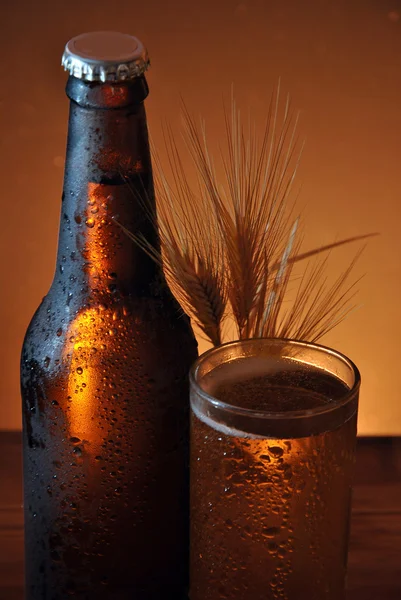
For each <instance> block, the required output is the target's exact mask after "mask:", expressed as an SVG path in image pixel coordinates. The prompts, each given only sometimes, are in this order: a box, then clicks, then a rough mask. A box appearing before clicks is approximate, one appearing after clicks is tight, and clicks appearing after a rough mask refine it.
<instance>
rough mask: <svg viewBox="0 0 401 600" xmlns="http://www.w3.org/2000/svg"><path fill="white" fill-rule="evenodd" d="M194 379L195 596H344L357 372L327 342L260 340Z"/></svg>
mask: <svg viewBox="0 0 401 600" xmlns="http://www.w3.org/2000/svg"><path fill="white" fill-rule="evenodd" d="M190 382H191V556H190V561H191V585H190V598H191V600H276V599H277V600H306V599H307V600H343V598H344V597H345V580H346V566H347V552H348V538H349V522H350V505H351V485H352V475H353V465H354V452H355V442H356V423H357V408H358V393H359V387H360V375H359V372H358V369H357V368H356V366H355V365H354V364H353V363H352V361H350V360H349V359H348V358H346V357H345V356H343V355H342V354H340V353H339V352H336V351H334V350H332V349H330V348H326V347H323V346H319V345H317V344H310V343H304V342H298V341H292V340H281V339H253V340H246V341H239V342H233V343H229V344H225V345H222V346H219V347H218V348H215V349H213V350H210V351H209V352H206V353H205V354H203V355H202V356H201V357H200V358H199V359H198V360H197V362H196V363H195V365H194V366H193V369H192V371H191V374H190Z"/></svg>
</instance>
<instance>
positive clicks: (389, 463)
mask: <svg viewBox="0 0 401 600" xmlns="http://www.w3.org/2000/svg"><path fill="white" fill-rule="evenodd" d="M21 477H22V465H21V435H20V434H19V433H17V432H0V600H22V599H23V519H22V508H21V503H22V483H21ZM348 587H349V591H348V596H347V599H348V600H401V438H360V439H359V440H358V448H357V468H356V478H355V487H354V502H353V516H352V526H351V543H350V554H349V575H348Z"/></svg>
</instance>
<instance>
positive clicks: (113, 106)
mask: <svg viewBox="0 0 401 600" xmlns="http://www.w3.org/2000/svg"><path fill="white" fill-rule="evenodd" d="M63 64H64V67H65V69H66V70H68V71H69V73H70V76H69V79H68V83H67V89H66V91H67V96H68V97H69V99H70V116H69V129H68V142H67V157H66V165H65V178H64V190H63V195H62V207H61V222H60V233H59V244H58V256H57V265H56V273H55V277H54V280H53V283H52V285H51V287H50V291H49V293H48V294H47V296H46V297H45V298H44V299H43V301H42V303H41V305H40V306H39V308H38V310H37V312H36V313H35V315H34V317H33V319H32V322H31V324H30V326H29V328H28V331H27V334H26V337H25V341H24V345H23V350H22V360H21V387H22V402H23V436H24V508H25V536H26V538H25V539H26V541H25V547H26V553H25V556H26V600H66V598H68V597H69V596H71V597H73V598H77V599H79V600H95V599H96V600H103V599H107V600H117V599H118V600H128V599H129V600H156V599H157V600H160V599H161V598H163V599H171V600H173V599H174V600H177V599H180V598H183V597H185V593H186V587H187V562H188V456H187V453H188V381H187V373H188V370H189V367H190V365H191V363H192V362H193V360H194V359H195V358H196V354H197V350H196V341H195V338H194V336H193V333H192V330H191V327H190V323H189V319H188V318H187V316H186V315H185V314H183V312H182V310H181V309H180V307H179V305H178V304H177V302H176V300H175V299H174V297H173V296H172V294H171V292H170V290H169V289H168V287H167V284H166V281H165V279H164V276H163V272H162V269H161V268H160V267H159V266H158V265H156V264H155V263H154V262H153V261H152V260H151V259H150V258H149V257H148V256H147V254H146V253H145V252H144V251H143V250H142V249H141V248H139V247H138V246H137V245H135V244H134V243H133V242H132V241H131V240H130V239H129V237H128V236H127V235H126V234H125V233H124V231H123V229H122V228H121V227H120V226H119V224H118V223H121V224H122V225H124V227H126V228H127V229H128V230H130V231H132V232H133V233H136V234H139V235H141V236H143V238H144V239H146V240H148V241H149V243H151V244H152V245H154V246H156V247H157V244H158V232H157V226H156V223H155V219H154V218H150V216H149V215H150V214H153V213H154V210H155V207H154V202H155V200H154V190H153V182H152V168H151V159H150V152H149V143H148V133H147V124H146V116H145V109H144V104H143V101H144V99H145V98H146V96H147V94H148V88H147V83H146V80H145V77H144V72H145V70H146V68H147V66H148V58H147V54H146V51H145V50H144V48H143V46H142V44H141V43H140V42H139V41H138V40H137V39H136V38H133V37H131V36H128V35H123V34H119V33H114V32H97V33H90V34H84V35H81V36H78V37H76V38H74V39H72V40H71V41H70V42H69V43H68V44H67V46H66V49H65V53H64V56H63ZM116 221H118V223H117V222H116Z"/></svg>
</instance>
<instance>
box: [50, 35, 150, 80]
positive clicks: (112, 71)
mask: <svg viewBox="0 0 401 600" xmlns="http://www.w3.org/2000/svg"><path fill="white" fill-rule="evenodd" d="M61 64H62V65H63V67H64V70H65V71H68V72H69V73H70V75H72V76H73V77H77V78H78V79H82V80H84V81H101V82H106V81H127V80H129V79H135V77H139V76H140V75H142V73H144V72H145V71H146V69H147V68H148V67H149V64H150V61H149V56H148V53H147V51H146V48H145V47H144V45H143V44H142V42H140V41H139V40H138V39H137V38H135V37H133V36H132V35H127V34H125V33H118V32H115V31H94V32H92V33H83V34H82V35H78V36H76V37H74V38H72V39H71V40H70V41H69V42H68V43H67V44H66V47H65V50H64V54H63V58H62V60H61Z"/></svg>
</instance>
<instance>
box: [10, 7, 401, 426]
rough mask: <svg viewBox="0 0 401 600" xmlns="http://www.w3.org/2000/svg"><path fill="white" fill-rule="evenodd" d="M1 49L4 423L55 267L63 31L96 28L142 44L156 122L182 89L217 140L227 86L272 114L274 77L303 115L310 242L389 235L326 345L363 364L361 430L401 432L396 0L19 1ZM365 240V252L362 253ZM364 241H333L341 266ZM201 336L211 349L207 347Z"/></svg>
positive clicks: (170, 110)
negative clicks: (342, 244) (342, 245)
mask: <svg viewBox="0 0 401 600" xmlns="http://www.w3.org/2000/svg"><path fill="white" fill-rule="evenodd" d="M1 29H2V31H1V34H2V35H1V38H0V51H1V56H2V59H1V61H0V86H1V90H0V120H1V139H0V155H1V160H0V170H1V182H2V185H1V190H2V193H1V199H0V202H1V215H2V218H1V221H0V269H1V282H2V283H1V294H0V331H1V333H2V338H1V344H0V352H1V356H0V365H1V367H0V368H1V377H0V428H5V429H18V428H20V399H19V353H20V347H21V344H22V340H23V335H24V332H25V329H26V327H27V325H28V322H29V320H30V318H31V316H32V314H33V312H34V310H35V309H36V307H37V305H38V304H39V302H40V300H41V298H42V297H43V296H44V295H45V294H46V292H47V288H48V286H49V284H50V282H51V279H52V274H53V269H54V265H55V256H56V243H57V231H58V220H59V209H60V198H61V190H62V180H63V163H64V153H65V142H66V127H67V118H68V102H67V99H66V97H65V95H64V85H65V81H66V75H65V74H64V72H63V70H62V68H61V67H60V66H59V62H60V57H61V53H62V50H63V46H64V44H65V42H66V41H67V40H68V39H69V38H71V37H72V36H74V35H77V34H78V33H82V32H84V31H88V30H95V29H115V30H120V31H124V32H127V33H133V34H134V35H137V36H138V37H140V38H141V39H142V40H143V42H144V43H145V44H146V45H147V47H148V49H149V52H150V55H151V59H152V69H151V71H150V73H149V77H148V81H149V84H150V87H151V95H150V97H149V99H148V101H147V109H148V119H149V125H150V128H151V130H152V133H153V136H154V138H155V141H156V143H157V142H158V140H160V122H161V120H162V119H163V118H166V119H168V120H170V121H171V122H172V123H173V126H174V127H175V128H177V130H178V127H179V123H180V117H179V95H180V94H181V95H182V96H183V97H184V98H185V101H186V103H187V105H188V106H189V108H190V109H191V111H192V112H193V113H195V114H202V115H203V116H204V117H205V118H206V121H207V124H208V129H209V132H210V135H211V136H214V138H215V140H214V141H216V140H217V137H218V135H219V133H220V132H221V130H222V127H221V116H222V115H221V98H222V95H226V96H229V94H230V89H231V84H232V83H234V86H235V93H236V96H237V98H238V100H239V102H240V104H241V105H242V106H244V107H250V108H251V109H252V112H253V115H254V117H255V119H256V121H257V122H262V117H263V114H264V113H265V111H266V106H267V102H268V100H269V97H270V93H271V90H272V89H273V88H274V86H275V84H276V82H277V79H278V77H281V81H282V86H283V88H284V89H285V90H287V91H289V92H290V94H291V96H292V98H293V104H294V106H295V107H297V108H299V109H300V110H301V133H302V135H304V136H306V138H307V144H306V149H305V152H304V155H303V159H302V164H301V170H300V173H299V176H298V184H299V186H300V187H301V192H300V198H299V206H302V207H305V212H304V215H305V221H306V238H305V244H304V248H305V249H307V248H309V247H312V246H314V245H320V244H325V243H329V242H331V241H333V240H335V239H336V238H339V237H346V236H353V235H358V234H362V233H365V232H370V231H380V233H381V236H380V237H378V238H374V239H372V241H371V242H370V243H369V245H368V248H367V249H366V251H365V252H364V255H363V258H362V259H361V261H360V262H359V264H358V267H357V269H356V271H355V274H356V275H360V274H363V273H366V276H365V277H364V279H363V280H362V282H361V284H360V286H359V289H360V292H359V297H358V301H359V302H361V303H362V305H363V306H362V307H361V308H360V309H359V310H358V312H356V313H354V314H353V315H352V316H351V317H350V318H349V319H348V321H347V322H346V323H344V324H342V325H341V326H340V327H339V328H338V329H336V330H335V331H334V332H332V333H331V334H330V335H328V336H327V337H326V338H325V339H324V340H323V341H324V342H325V343H327V344H328V345H331V346H333V347H335V348H337V349H339V350H341V351H343V352H345V353H346V354H348V355H349V356H350V357H351V358H352V359H353V360H354V361H355V362H356V363H357V365H358V366H359V368H360V370H361V372H362V378H363V387H362V391H361V405H360V418H359V432H360V433H361V434H401V398H400V396H401V385H400V381H399V377H398V375H399V364H398V355H399V345H400V341H399V340H400V339H401V320H400V318H399V314H400V304H401V273H400V271H401V267H400V262H401V235H400V222H401V168H400V156H401V154H400V150H401V108H400V107H401V2H400V0H393V1H388V0H382V1H379V0H375V1H374V0H337V1H335V0H248V1H247V2H245V1H244V2H238V0H205V1H204V2H201V1H200V0H186V1H185V0H169V1H168V2H163V1H162V0H144V1H143V2H142V3H139V2H133V1H132V0H126V1H122V0H114V1H113V2H111V1H110V0H107V1H105V0H98V1H97V2H89V1H87V0H79V1H76V0H70V1H69V2H66V3H61V2H58V1H54V2H46V1H45V0H36V2H34V3H32V2H31V0H16V1H15V2H13V3H12V7H11V8H7V12H5V10H4V11H3V13H2V23H1ZM355 250H356V248H355ZM352 252H353V250H352V249H350V248H348V249H347V250H346V251H340V252H336V253H334V254H333V255H332V258H331V260H330V269H331V270H332V272H333V275H334V276H335V275H337V274H338V273H339V271H340V270H341V269H342V268H343V267H344V265H345V264H346V259H347V256H349V254H350V253H352ZM204 348H205V346H204V344H201V349H204Z"/></svg>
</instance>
